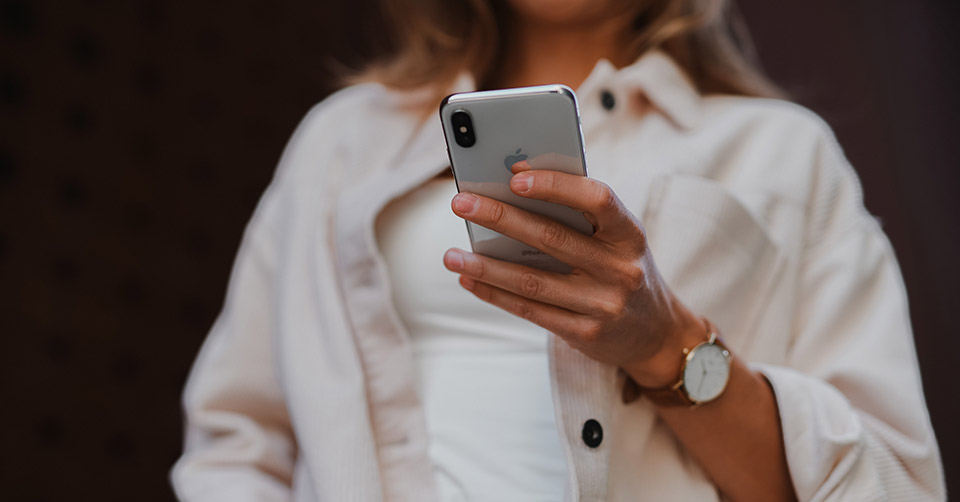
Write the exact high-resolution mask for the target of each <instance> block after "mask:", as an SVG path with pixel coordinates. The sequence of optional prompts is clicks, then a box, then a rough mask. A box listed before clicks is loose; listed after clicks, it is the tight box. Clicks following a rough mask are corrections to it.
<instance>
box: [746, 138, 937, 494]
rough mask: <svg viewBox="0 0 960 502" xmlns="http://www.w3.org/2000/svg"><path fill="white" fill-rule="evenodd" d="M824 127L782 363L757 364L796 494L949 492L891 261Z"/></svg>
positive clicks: (899, 281)
mask: <svg viewBox="0 0 960 502" xmlns="http://www.w3.org/2000/svg"><path fill="white" fill-rule="evenodd" d="M821 127H822V129H823V133H822V134H821V135H819V136H820V140H819V145H818V146H817V152H818V153H817V156H816V158H817V162H816V165H815V166H814V170H813V178H812V179H813V183H812V186H811V190H810V199H809V203H808V208H807V228H806V232H805V233H806V236H805V244H804V250H803V252H802V253H801V257H800V259H801V263H800V277H799V291H798V296H797V304H796V310H795V314H796V315H795V317H794V319H793V322H792V328H793V331H792V338H791V341H790V346H789V348H788V352H787V354H788V356H787V364H786V365H784V366H773V365H762V364H757V365H754V368H755V369H757V370H759V371H761V372H762V373H763V374H764V376H765V377H766V378H767V380H768V381H769V382H770V383H771V385H772V387H773V389H774V393H775V394H776V398H777V403H778V406H779V411H780V420H781V425H782V430H783V439H784V445H785V450H786V455H787V462H788V464H789V468H790V474H791V478H792V480H793V484H794V488H795V490H796V493H797V496H798V497H799V499H800V500H803V501H807V500H811V501H834V500H863V501H868V500H911V501H922V500H944V499H945V496H946V495H945V488H944V480H943V472H942V468H941V464H940V456H939V451H938V449H937V444H936V440H935V438H934V434H933V429H932V427H931V424H930V419H929V416H928V414H927V409H926V405H925V403H924V397H923V391H922V388H921V383H920V373H919V369H918V364H917V358H916V353H915V349H914V346H913V336H912V332H911V327H910V317H909V311H908V308H907V298H906V292H905V288H904V284H903V280H902V278H901V275H900V271H899V269H898V266H897V262H896V258H895V256H894V253H893V250H892V248H891V246H890V244H889V241H888V240H887V238H886V236H885V235H884V234H883V232H882V230H881V229H880V227H879V225H878V223H877V221H876V220H875V219H873V218H872V217H871V216H870V215H869V214H867V212H866V210H865V208H864V206H863V203H862V197H861V193H860V186H859V182H858V180H857V178H856V175H855V174H854V172H853V169H852V168H851V167H850V166H849V164H848V163H847V162H846V160H845V159H844V157H843V154H842V153H841V151H840V148H839V146H838V145H837V144H836V140H835V139H834V138H833V135H832V133H831V132H830V131H829V129H827V128H826V126H825V125H822V126H821Z"/></svg>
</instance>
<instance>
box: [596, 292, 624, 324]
mask: <svg viewBox="0 0 960 502" xmlns="http://www.w3.org/2000/svg"><path fill="white" fill-rule="evenodd" d="M626 306H627V303H626V301H625V300H624V298H623V296H621V295H615V296H613V297H612V298H606V299H603V300H600V301H599V305H598V306H597V310H598V311H599V312H600V313H601V314H603V315H604V316H605V317H608V318H613V319H616V318H619V317H620V316H621V315H623V310H624V309H625V308H626Z"/></svg>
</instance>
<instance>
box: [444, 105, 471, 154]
mask: <svg viewBox="0 0 960 502" xmlns="http://www.w3.org/2000/svg"><path fill="white" fill-rule="evenodd" d="M450 122H451V123H452V124H453V138H454V139H455V140H456V141H457V144H458V145H460V146H462V147H464V148H470V147H471V146H473V144H474V143H476V142H477V136H476V134H474V132H473V120H470V115H469V114H468V113H467V112H465V111H463V110H457V111H455V112H453V115H451V116H450Z"/></svg>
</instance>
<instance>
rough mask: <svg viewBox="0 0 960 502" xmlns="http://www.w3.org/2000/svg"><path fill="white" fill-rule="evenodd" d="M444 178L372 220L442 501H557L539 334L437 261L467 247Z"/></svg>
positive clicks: (553, 436)
mask: <svg viewBox="0 0 960 502" xmlns="http://www.w3.org/2000/svg"><path fill="white" fill-rule="evenodd" d="M456 193H457V189H456V186H455V184H454V181H453V178H443V179H434V180H431V181H429V182H427V183H426V184H424V185H423V186H421V187H420V188H418V189H416V190H414V191H413V192H410V193H408V194H407V195H405V196H403V197H402V198H400V199H398V200H395V201H393V202H391V203H390V204H389V205H388V206H387V207H385V208H384V210H383V211H382V212H381V213H380V217H379V218H378V219H377V224H376V234H377V242H378V243H379V246H380V250H381V252H382V253H383V257H384V259H385V261H386V264H387V271H388V272H389V276H390V281H391V290H392V292H393V301H394V304H395V305H396V309H397V313H398V314H399V317H400V320H401V321H402V322H403V325H404V326H405V327H406V329H407V332H408V333H409V335H410V340H411V342H412V343H413V355H414V360H415V361H416V365H417V369H418V374H419V379H418V386H417V388H418V391H419V393H420V397H421V400H422V402H423V409H424V412H425V413H426V421H427V434H428V441H429V449H428V453H429V456H430V461H431V463H432V464H433V470H434V474H435V475H436V480H437V488H438V490H439V492H440V498H441V500H444V501H468V500H470V501H486V500H503V501H548V500H561V499H563V490H564V486H565V484H566V477H567V472H566V471H567V468H566V464H565V460H564V456H563V449H562V447H561V445H560V435H559V432H558V430H557V426H556V420H555V418H554V412H553V400H552V398H551V395H550V372H549V368H548V364H547V337H548V336H552V335H550V334H549V333H547V332H545V331H544V330H543V329H540V328H539V327H537V326H536V325H535V324H532V323H530V322H529V321H526V320H524V319H520V318H518V317H516V316H513V315H510V314H508V313H506V312H504V311H503V310H501V309H499V308H496V307H494V306H492V305H490V304H488V303H486V302H483V301H481V300H479V299H477V298H476V297H474V296H473V295H472V294H470V293H469V292H467V291H466V290H464V289H463V288H462V287H460V285H459V283H458V282H457V277H458V276H457V274H454V273H451V272H450V271H449V270H447V269H446V268H444V266H443V263H442V257H443V253H444V252H445V251H446V250H447V249H449V248H450V247H459V248H461V249H466V250H470V241H469V239H468V237H467V229H466V226H465V225H464V222H463V220H462V219H460V218H458V217H457V216H456V215H454V214H453V212H452V211H451V210H450V200H451V199H452V198H453V196H454V194H456Z"/></svg>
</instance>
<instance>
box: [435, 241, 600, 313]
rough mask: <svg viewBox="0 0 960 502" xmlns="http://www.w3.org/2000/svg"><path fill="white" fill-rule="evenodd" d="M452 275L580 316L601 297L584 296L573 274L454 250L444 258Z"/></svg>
mask: <svg viewBox="0 0 960 502" xmlns="http://www.w3.org/2000/svg"><path fill="white" fill-rule="evenodd" d="M443 263H444V265H446V267H447V269H448V270H450V271H451V272H457V273H460V274H463V275H465V276H467V277H470V278H471V279H475V280H477V281H481V282H485V283H487V284H490V285H492V286H496V287H498V288H500V289H504V290H506V291H509V292H511V293H514V294H517V295H520V296H522V297H524V298H529V299H531V300H536V301H538V302H542V303H546V304H550V305H555V306H557V307H561V308H564V309H567V310H570V311H573V312H577V313H580V314H591V313H594V312H596V311H597V310H598V306H597V305H596V304H597V301H596V298H598V297H599V295H589V294H584V286H583V285H582V284H579V285H578V284H575V280H574V279H575V277H576V276H572V275H571V274H558V273H556V272H548V271H545V270H539V269H536V268H533V267H528V266H526V265H519V264H516V263H510V262H506V261H503V260H497V259H495V258H489V257H487V256H482V255H478V254H474V253H468V252H466V251H462V250H460V249H451V250H449V251H447V253H446V254H445V255H444V256H443Z"/></svg>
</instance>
